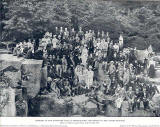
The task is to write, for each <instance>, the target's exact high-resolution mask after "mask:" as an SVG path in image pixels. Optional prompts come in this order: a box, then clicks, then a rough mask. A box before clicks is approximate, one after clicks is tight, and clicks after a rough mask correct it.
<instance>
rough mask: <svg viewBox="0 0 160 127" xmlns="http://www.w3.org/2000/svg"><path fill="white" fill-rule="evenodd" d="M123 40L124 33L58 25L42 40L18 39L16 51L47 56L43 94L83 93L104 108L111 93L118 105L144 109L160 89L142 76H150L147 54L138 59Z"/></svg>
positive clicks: (65, 95) (67, 94)
mask: <svg viewBox="0 0 160 127" xmlns="http://www.w3.org/2000/svg"><path fill="white" fill-rule="evenodd" d="M123 42H124V41H123V36H122V35H121V34H120V36H119V39H118V41H113V40H112V39H111V38H110V36H109V33H108V32H107V33H106V32H104V31H94V30H88V31H83V30H82V28H81V27H79V30H78V31H75V30H74V28H72V29H71V30H69V29H67V28H63V27H60V28H58V27H55V30H54V31H53V32H52V33H51V32H46V33H45V34H44V36H43V38H42V39H39V42H38V43H36V42H35V41H34V40H33V41H31V40H30V39H29V40H28V41H24V42H20V43H18V44H17V45H16V47H15V49H14V51H13V53H14V54H15V55H17V56H24V57H25V58H33V59H42V60H43V66H47V76H48V80H47V85H46V87H45V88H43V89H42V90H41V94H44V93H46V92H47V93H49V92H54V93H55V94H56V96H57V97H58V98H63V97H67V96H76V95H82V94H85V95H86V96H89V97H90V98H92V99H93V100H95V101H96V102H97V105H98V107H99V110H100V111H101V112H103V111H104V107H105V106H106V103H105V100H106V99H107V97H110V99H109V100H111V101H113V102H114V104H115V106H116V107H117V108H118V109H121V105H122V103H123V102H124V101H127V102H128V105H129V111H130V112H133V111H134V110H136V109H140V104H141V103H143V107H144V109H145V110H146V109H148V108H149V101H150V100H151V99H152V97H153V96H154V95H155V93H156V92H159V91H158V89H157V88H156V85H154V84H153V83H146V82H145V81H144V80H142V79H141V78H140V77H142V78H143V77H147V76H148V68H147V59H144V61H143V62H142V61H138V60H137V59H136V56H135V55H134V51H135V50H136V49H133V48H129V47H128V48H124V44H123ZM137 75H140V76H137Z"/></svg>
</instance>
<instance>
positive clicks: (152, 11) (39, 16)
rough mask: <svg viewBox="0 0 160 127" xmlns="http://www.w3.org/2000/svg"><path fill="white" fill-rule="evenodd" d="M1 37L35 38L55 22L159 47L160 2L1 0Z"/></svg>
mask: <svg viewBox="0 0 160 127" xmlns="http://www.w3.org/2000/svg"><path fill="white" fill-rule="evenodd" d="M0 8H1V11H0V41H17V42H18V41H21V40H24V39H28V38H34V39H38V38H40V37H42V35H43V34H44V32H46V31H49V32H53V30H54V27H55V26H65V27H68V28H71V27H75V28H76V29H78V26H82V27H83V29H84V30H88V29H94V30H95V31H96V30H100V31H101V30H104V31H108V32H109V33H110V36H111V38H112V39H114V41H117V39H118V37H119V34H120V33H123V35H124V41H125V46H130V47H137V48H138V49H145V48H146V47H148V46H149V45H150V44H152V46H153V48H154V50H155V51H159V49H160V2H158V1H155V2H154V1H153V2H145V1H139V2H138V1H102V0H1V1H0Z"/></svg>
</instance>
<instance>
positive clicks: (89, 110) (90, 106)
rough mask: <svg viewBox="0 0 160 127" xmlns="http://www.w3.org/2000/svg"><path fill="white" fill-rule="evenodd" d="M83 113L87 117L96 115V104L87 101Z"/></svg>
mask: <svg viewBox="0 0 160 127" xmlns="http://www.w3.org/2000/svg"><path fill="white" fill-rule="evenodd" d="M84 108H85V113H84V116H87V117H95V116H97V105H96V104H95V103H93V102H91V101H88V102H87V103H86V105H85V106H84Z"/></svg>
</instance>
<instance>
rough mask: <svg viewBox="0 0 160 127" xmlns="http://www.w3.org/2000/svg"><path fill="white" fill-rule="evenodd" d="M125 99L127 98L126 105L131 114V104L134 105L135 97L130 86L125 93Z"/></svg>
mask: <svg viewBox="0 0 160 127" xmlns="http://www.w3.org/2000/svg"><path fill="white" fill-rule="evenodd" d="M126 98H127V101H128V104H129V111H130V112H133V108H134V107H133V106H134V105H133V104H134V98H135V95H134V91H133V89H132V87H131V86H129V89H128V91H127V93H126Z"/></svg>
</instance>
